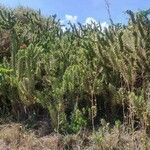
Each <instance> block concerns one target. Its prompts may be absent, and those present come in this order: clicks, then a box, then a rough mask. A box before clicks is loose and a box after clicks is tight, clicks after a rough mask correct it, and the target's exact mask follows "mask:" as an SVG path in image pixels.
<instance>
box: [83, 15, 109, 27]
mask: <svg viewBox="0 0 150 150" xmlns="http://www.w3.org/2000/svg"><path fill="white" fill-rule="evenodd" d="M92 23H96V24H98V21H96V19H94V18H93V17H87V18H86V20H85V23H84V24H85V25H87V24H92ZM108 26H109V25H108V23H107V22H102V23H101V27H102V30H104V28H108Z"/></svg>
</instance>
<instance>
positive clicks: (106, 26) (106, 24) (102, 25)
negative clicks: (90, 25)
mask: <svg viewBox="0 0 150 150" xmlns="http://www.w3.org/2000/svg"><path fill="white" fill-rule="evenodd" d="M108 26H109V25H108V23H107V22H102V23H101V27H102V29H104V28H108Z"/></svg>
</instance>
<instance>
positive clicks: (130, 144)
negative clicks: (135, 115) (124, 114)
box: [0, 123, 150, 150]
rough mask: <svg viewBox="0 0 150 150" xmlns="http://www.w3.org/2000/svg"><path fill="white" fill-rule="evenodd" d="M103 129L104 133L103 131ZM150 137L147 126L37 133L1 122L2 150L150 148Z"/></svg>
mask: <svg viewBox="0 0 150 150" xmlns="http://www.w3.org/2000/svg"><path fill="white" fill-rule="evenodd" d="M102 132H103V133H102ZM149 148H150V138H149V137H148V136H147V134H146V132H145V130H139V131H135V132H127V130H125V129H124V128H120V129H118V128H116V127H114V128H112V129H109V130H107V129H106V130H103V131H102V128H101V129H100V130H99V131H97V132H95V133H91V132H87V131H82V132H80V133H78V134H73V135H65V136H63V135H60V134H56V133H54V134H49V135H46V136H41V137H40V136H37V134H36V133H35V132H34V131H33V130H30V131H27V130H25V128H24V126H23V125H21V124H18V123H9V124H4V125H0V150H148V149H149Z"/></svg>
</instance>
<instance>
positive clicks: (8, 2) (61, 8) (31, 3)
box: [0, 0, 150, 24]
mask: <svg viewBox="0 0 150 150" xmlns="http://www.w3.org/2000/svg"><path fill="white" fill-rule="evenodd" d="M108 1H109V3H110V11H111V15H112V19H113V20H114V22H121V23H124V22H126V21H127V15H125V11H126V10H128V9H130V10H134V11H137V10H141V9H148V8H150V1H149V0H145V1H142V0H108ZM0 3H1V4H4V5H5V6H9V7H16V6H28V7H31V8H34V9H39V8H40V9H41V11H42V13H43V14H44V15H52V14H57V16H58V18H60V19H62V20H63V21H68V20H71V21H72V22H76V21H79V22H82V23H85V22H89V21H90V20H93V21H100V22H101V23H104V24H106V22H109V21H108V14H107V10H106V5H105V0H0Z"/></svg>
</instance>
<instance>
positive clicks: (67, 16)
mask: <svg viewBox="0 0 150 150" xmlns="http://www.w3.org/2000/svg"><path fill="white" fill-rule="evenodd" d="M65 19H66V20H67V21H70V22H71V23H76V22H77V19H78V17H77V16H72V15H65Z"/></svg>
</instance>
